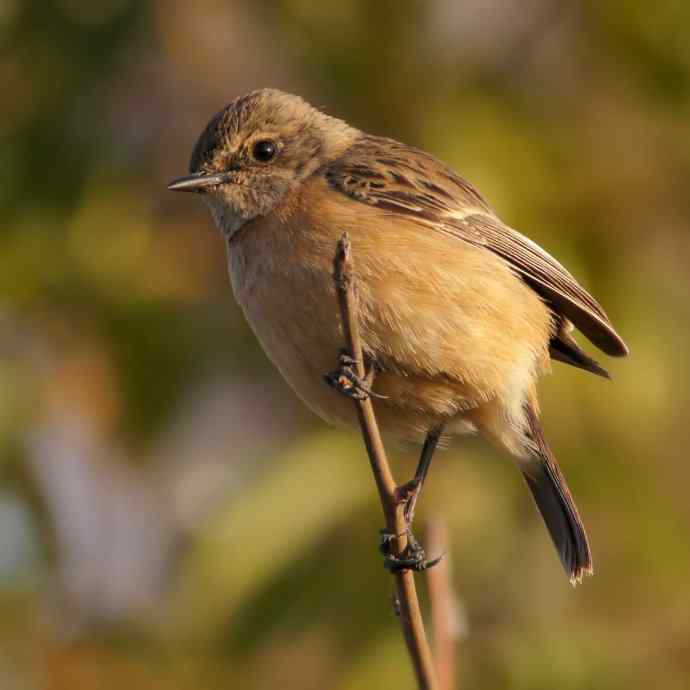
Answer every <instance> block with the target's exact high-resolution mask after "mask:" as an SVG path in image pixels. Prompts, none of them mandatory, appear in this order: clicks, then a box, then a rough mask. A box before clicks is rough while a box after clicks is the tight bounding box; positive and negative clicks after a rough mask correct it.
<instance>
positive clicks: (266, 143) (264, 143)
mask: <svg viewBox="0 0 690 690" xmlns="http://www.w3.org/2000/svg"><path fill="white" fill-rule="evenodd" d="M277 150H278V147H277V146H276V143H275V141H271V140H270V139H262V140H261V141H257V142H256V144H254V146H253V148H252V156H253V157H254V160H257V161H259V163H268V161H270V160H271V159H272V158H273V157H274V156H275V155H276V151H277Z"/></svg>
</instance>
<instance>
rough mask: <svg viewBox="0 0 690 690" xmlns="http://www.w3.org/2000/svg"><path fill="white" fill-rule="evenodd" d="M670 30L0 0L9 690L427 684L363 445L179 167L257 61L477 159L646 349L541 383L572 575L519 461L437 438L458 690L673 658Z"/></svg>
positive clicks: (461, 13) (604, 15)
mask: <svg viewBox="0 0 690 690" xmlns="http://www.w3.org/2000/svg"><path fill="white" fill-rule="evenodd" d="M689 26H690V4H688V3H687V2H680V1H678V0H676V1H672V0H668V1H662V2H659V3H656V4H654V6H650V5H649V4H647V3H640V2H636V1H635V0H619V1H618V2H614V1H609V2H594V1H593V0H590V2H584V3H562V2H560V1H559V0H529V2H525V1H523V0H488V1H487V0H467V1H465V2H456V1H455V0H429V1H428V2H422V1H421V0H420V1H419V2H368V1H364V0H358V1H355V2H334V3H329V2H320V3H317V2H306V1H305V0H280V1H278V2H256V1H254V0H243V1H237V2H229V1H223V0H198V1H197V2H194V3H192V2H183V1H182V0H166V1H164V0H158V1H157V2H134V1H133V0H100V1H95V2H94V1H93V0H41V1H40V2H39V1H38V0H34V1H33V2H30V1H26V2H22V1H21V0H0V37H1V42H0V75H1V78H2V84H3V103H4V105H3V106H2V107H1V108H0V137H1V138H2V143H1V145H0V209H1V210H0V218H1V221H2V230H1V233H0V376H1V384H0V457H1V461H0V472H1V474H0V477H1V479H0V481H1V483H0V601H1V604H2V615H1V616H0V687H2V688H3V690H34V689H38V690H44V689H46V690H53V689H56V690H57V689H63V688H64V689H65V690H67V689H74V688H92V687H99V688H113V689H114V688H118V689H119V688H123V687H126V688H129V689H130V690H140V689H141V690H154V689H155V690H182V689H185V690H187V689H190V690H191V689H192V688H221V687H223V688H230V687H233V688H234V687H237V688H258V689H263V688H275V687H280V688H287V689H289V688H300V689H303V688H304V689H310V688H314V689H316V688H319V689H320V688H329V689H331V688H332V689H335V690H360V689H362V690H363V689H369V688H389V687H396V688H412V687H413V678H412V674H411V672H410V668H409V664H408V661H407V658H406V653H405V649H404V645H403V642H402V638H401V635H400V632H399V629H398V625H397V621H396V619H395V617H394V614H393V612H392V610H391V606H390V601H389V596H390V587H391V583H390V580H389V578H388V576H387V575H386V574H385V573H384V571H383V569H382V567H381V561H380V558H379V556H378V555H377V553H376V545H377V530H378V528H379V527H380V526H381V525H382V518H381V515H380V509H379V507H378V504H377V500H376V495H375V492H374V489H373V483H372V481H371V478H370V475H369V469H368V464H367V460H366V457H365V455H364V452H363V448H362V443H361V440H360V439H359V437H358V436H357V435H356V434H354V433H347V432H344V431H337V430H333V429H329V428H327V427H326V426H325V425H324V424H322V423H321V422H320V421H319V420H318V419H316V418H314V417H313V416H311V415H310V414H309V413H308V412H307V411H306V410H304V409H303V408H302V407H301V406H300V405H299V404H298V402H297V401H296V399H295V398H294V396H293V395H292V393H291V392H290V391H289V390H288V389H287V387H286V385H285V384H284V383H283V382H282V380H281V379H280V378H279V376H278V374H277V373H276V371H274V370H273V368H272V367H271V366H270V365H269V363H268V362H267V360H266V358H265V356H264V355H263V353H262V352H261V350H260V348H259V347H258V345H257V343H256V341H255V339H254V337H253V336H252V334H251V332H250V331H249V329H248V327H247V325H246V324H245V322H244V320H243V318H242V315H241V313H240V312H239V310H238V308H237V307H236V306H235V304H234V302H233V299H232V295H231V290H230V287H229V284H228V280H227V276H226V264H225V255H224V248H223V244H222V242H221V240H220V238H219V237H218V236H217V233H216V231H215V230H214V229H213V228H212V226H211V221H210V218H209V217H208V214H207V213H206V211H205V209H204V208H203V207H202V205H201V204H200V203H199V202H198V200H197V199H196V198H194V197H193V196H192V195H189V196H186V195H182V196H181V195H178V194H171V193H169V192H167V191H166V189H165V186H166V183H167V182H168V181H169V180H170V179H172V178H173V177H175V176H177V175H180V174H184V173H185V172H186V169H187V162H188V159H189V155H190V152H191V149H192V146H193V144H194V142H195V140H196V137H197V135H198V134H199V132H200V131H201V129H202V127H203V126H204V125H205V124H206V122H207V120H208V119H209V118H210V116H211V115H212V114H213V113H215V112H216V111H217V110H218V109H220V108H221V107H223V106H224V105H225V104H226V103H228V102H229V101H230V100H232V99H234V98H235V97H236V96H238V95H240V94H242V93H244V92H246V91H248V90H251V89H254V88H258V87H262V86H274V87H278V88H282V89H285V90H288V91H293V92H297V93H300V94H302V95H303V96H304V97H306V98H307V99H308V100H310V101H312V102H313V103H315V104H317V105H319V106H323V107H324V108H326V109H327V110H328V112H330V113H332V114H335V115H338V116H341V117H344V118H346V119H348V120H349V121H351V122H353V123H354V124H356V125H358V126H360V127H362V128H363V129H366V130H369V131H372V132H375V133H379V134H384V135H387V136H391V137H395V138H398V139H402V140H404V141H406V142H408V143H411V144H414V145H417V146H420V147H422V148H425V149H427V150H429V151H431V152H433V153H434V154H436V155H437V156H438V157H440V158H442V159H443V160H445V161H447V162H448V163H450V164H451V165H452V166H453V167H455V168H456V169H457V170H459V171H461V172H462V173H463V174H464V175H465V176H467V177H468V178H469V179H470V180H472V181H473V182H474V183H475V184H476V185H477V186H478V187H479V188H480V189H481V190H482V191H483V193H484V194H485V195H486V196H487V198H488V199H489V200H490V202H491V203H492V204H493V206H494V208H496V210H497V211H498V212H499V214H500V215H501V216H502V217H503V218H504V219H505V220H506V221H507V222H509V223H510V224H511V225H513V226H514V227H517V228H519V229H521V230H523V231H524V232H526V233H527V234H529V235H530V236H531V237H532V238H533V239H535V240H536V241H537V242H539V243H541V244H542V245H543V246H544V247H545V248H546V249H547V250H549V251H551V252H552V253H553V254H555V255H556V256H557V257H558V258H559V259H560V260H561V261H562V262H563V263H565V264H566V265H567V266H568V267H569V268H570V269H571V271H572V272H573V273H574V274H575V275H576V276H578V278H579V279H580V280H581V281H582V282H583V284H584V285H585V286H587V287H588V288H590V289H591V290H592V292H593V293H594V294H595V295H596V296H597V297H598V298H599V299H600V300H601V301H602V303H603V304H604V305H605V308H606V309H607V311H608V312H609V314H610V315H611V317H612V318H613V320H614V322H615V324H616V325H617V327H618V329H619V330H620V332H621V333H622V334H623V336H624V337H625V338H626V339H627V341H628V343H629V345H630V347H631V350H632V355H631V357H630V358H629V359H628V360H621V361H608V362H606V365H607V366H610V368H611V370H612V373H613V376H614V381H613V382H612V383H609V382H605V381H602V380H600V379H597V378H595V377H591V376H587V375H585V374H584V373H581V372H578V371H575V370H573V369H568V368H567V367H563V366H561V365H559V364H556V365H555V366H554V374H553V376H551V377H549V378H548V379H546V380H545V381H544V382H543V384H542V387H541V391H542V402H543V408H544V421H545V426H546V429H547V432H548V435H549V437H550V439H551V442H552V445H553V447H554V448H555V450H556V453H557V454H558V456H559V458H560V460H561V463H562V465H563V467H564V469H565V471H566V474H567V475H568V477H569V479H570V483H571V487H572V489H573V491H574V493H575V495H576V497H577V499H578V505H579V507H580V511H581V512H582V514H583V516H584V518H585V522H586V524H587V525H588V529H589V533H590V537H591V540H592V543H593V548H594V552H595V566H596V570H597V575H596V577H595V578H593V579H590V580H588V581H587V582H586V583H585V584H584V585H583V586H582V587H578V588H577V589H576V590H573V589H572V588H571V587H570V586H569V584H568V582H567V580H566V578H565V577H564V576H563V573H562V572H561V569H560V565H559V563H558V561H557V558H556V556H555V554H554V552H553V549H552V547H551V544H550V543H549V540H548V536H547V533H546V531H545V529H544V528H543V526H542V524H541V521H540V520H539V518H538V517H537V515H536V512H535V510H534V508H533V506H532V504H531V500H530V498H529V495H528V492H527V491H526V490H525V487H524V486H523V483H522V481H521V480H520V477H519V474H518V473H517V472H515V471H514V468H512V467H511V466H510V464H509V463H508V462H506V461H505V460H504V459H502V458H498V457H497V456H496V455H495V453H494V452H493V451H491V450H490V449H488V448H487V447H486V446H485V445H484V444H482V443H481V442H479V441H477V440H467V441H464V442H455V443H454V444H453V445H452V447H451V449H450V450H447V451H445V452H444V453H443V454H442V455H441V456H440V457H439V458H438V459H437V462H436V465H435V470H434V471H432V474H431V479H430V482H429V484H428V490H427V491H426V492H425V496H424V500H423V501H422V503H421V507H420V510H419V512H418V525H419V527H418V533H419V536H423V525H424V524H425V523H426V522H428V521H429V519H430V518H432V517H437V518H438V517H439V516H440V518H442V519H443V520H445V521H446V523H447V525H448V528H449V533H450V542H449V545H448V549H449V561H450V565H451V568H452V578H453V579H452V582H453V586H454V589H455V591H456V594H457V619H458V620H457V621H456V622H457V627H458V631H459V632H460V639H459V640H458V648H457V666H458V671H457V675H458V686H457V687H458V689H459V688H470V687H471V688H475V689H479V688H499V687H505V688H518V689H519V688H525V689H527V688H529V689H540V688H543V689H544V690H546V689H547V688H548V689H549V690H551V689H552V688H559V690H570V689H573V690H574V689H576V688H577V689H582V688H588V689H589V688H591V689H598V688H607V689H608V688H612V689H618V688H620V689H623V688H625V689H626V690H631V689H633V688H648V687H650V686H651V687H658V688H664V690H674V689H676V688H678V689H681V688H687V687H688V682H689V681H688V679H689V678H690V587H689V586H688V581H689V579H690V501H689V500H688V495H689V487H690V463H689V462H688V451H689V449H690V423H688V409H689V407H690V400H689V397H690V396H689V390H690V389H689V386H688V380H689V377H690V364H689V363H688V356H687V354H688V348H689V347H690V328H689V326H688V317H689V316H690V313H689V312H690V307H689V300H688V288H689V287H690V233H689V232H688V221H689V219H690V192H689V187H688V179H690V126H689V122H690V40H689V34H688V27H689ZM390 450H391V453H392V454H393V455H394V456H395V468H396V472H397V474H398V475H399V476H400V477H401V478H404V477H407V476H408V475H410V474H411V472H412V470H413V466H414V461H415V458H414V454H413V453H412V452H411V451H410V450H409V449H407V450H405V449H403V450H400V449H394V448H391V449H390ZM419 582H420V587H421V588H422V589H424V577H421V578H419Z"/></svg>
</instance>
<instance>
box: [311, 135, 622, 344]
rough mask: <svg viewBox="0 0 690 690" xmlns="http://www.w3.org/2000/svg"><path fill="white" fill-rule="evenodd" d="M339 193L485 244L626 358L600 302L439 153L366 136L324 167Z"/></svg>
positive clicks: (558, 309) (555, 307) (566, 315)
mask: <svg viewBox="0 0 690 690" xmlns="http://www.w3.org/2000/svg"><path fill="white" fill-rule="evenodd" d="M323 174H324V175H325V177H326V179H327V181H328V183H329V184H330V185H331V186H332V187H333V188H334V189H336V190H338V191H340V192H342V193H343V194H346V195H347V196H349V197H351V198H353V199H356V200H357V201H360V202H362V203H366V204H369V205H371V206H376V207H378V208H381V209H383V210H385V211H388V212H390V213H394V214H402V215H405V216H407V217H408V218H409V217H413V218H416V219H417V220H418V221H419V222H420V224H421V225H423V226H426V227H429V228H433V229H435V230H437V231H439V232H444V233H447V234H450V235H452V236H454V237H457V238H458V239H460V240H462V241H464V242H467V243H469V244H472V245H475V246H480V247H485V248H486V249H487V250H489V251H492V252H494V253H495V254H497V255H498V256H500V257H501V258H502V259H504V260H505V261H506V262H507V263H508V264H509V265H510V266H511V267H512V268H513V270H515V271H516V272H517V273H518V274H519V275H520V276H522V278H523V280H524V281H525V282H526V283H527V284H528V285H529V286H530V287H532V289H534V290H535V291H536V292H537V293H538V294H539V295H540V296H541V297H542V299H543V300H544V301H545V302H546V303H547V304H548V305H549V307H550V308H551V309H552V311H553V312H554V314H556V315H557V316H558V317H561V318H563V319H567V320H568V321H571V322H572V323H573V324H575V326H576V327H577V328H578V329H579V330H580V331H581V332H582V333H583V334H584V335H585V336H586V337H587V338H588V339H589V340H590V341H591V342H592V343H594V345H596V346H597V347H598V348H600V349H601V350H603V351H604V352H605V353H606V354H608V355H612V356H614V357H620V356H623V355H626V354H628V348H627V346H626V344H625V343H624V342H623V339H622V338H621V337H620V336H619V335H618V333H616V331H615V329H614V327H613V325H612V324H611V321H610V320H609V318H608V316H607V315H606V313H605V312H604V310H603V309H602V307H601V306H600V305H599V304H598V302H597V301H596V300H595V299H594V298H593V297H592V296H591V295H590V294H589V293H588V292H587V291H586V290H585V289H584V288H582V287H581V286H580V285H579V284H578V282H577V281H576V280H575V278H574V277H573V276H572V275H571V274H570V273H569V272H568V271H567V270H566V269H565V268H564V267H563V266H562V265H561V264H560V263H559V262H558V261H556V259H554V258H553V257H552V256H551V255H549V254H548V253H547V252H545V251H544V250H543V249H542V248H541V247H539V246H538V245H536V244H535V243H534V242H532V241H531V240H530V239H528V238H527V237H525V236H524V235H522V234H520V233H519V232H517V231H516V230H513V229H512V228H509V227H508V226H507V225H505V224H504V223H502V222H501V221H500V220H499V219H498V218H497V217H496V216H495V214H494V213H493V211H492V210H491V208H490V207H489V205H488V204H487V203H486V201H485V200H484V199H483V198H482V196H481V195H480V194H479V193H478V192H477V191H476V190H475V189H474V187H472V185H471V184H470V183H469V182H467V181H466V180H464V179H463V178H461V177H460V176H459V175H456V174H455V173H454V172H453V171H452V170H450V169H449V168H448V167H446V166H445V165H444V164H443V163H441V162H440V161H438V160H437V159H436V158H434V157H433V156H430V155H429V154H427V153H424V152H423V151H419V150H417V149H413V148H411V147H408V146H405V145H404V144H400V143H398V142H396V141H392V140H390V139H383V138H380V137H370V136H365V137H362V139H360V140H359V142H358V143H356V144H355V145H354V146H353V147H351V148H350V149H349V150H348V151H347V152H346V153H345V155H344V156H342V157H341V158H339V159H338V160H336V161H334V162H333V163H331V164H330V165H328V166H327V167H326V168H325V169H324V170H323Z"/></svg>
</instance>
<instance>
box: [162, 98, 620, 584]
mask: <svg viewBox="0 0 690 690" xmlns="http://www.w3.org/2000/svg"><path fill="white" fill-rule="evenodd" d="M169 188H170V189H172V190H176V191H193V192H199V193H201V194H202V195H203V199H204V201H205V202H206V204H207V205H208V207H209V209H210V210H211V214H212V215H213V218H214V220H215V222H216V224H217V225H218V227H219V228H220V230H221V232H222V233H223V235H224V237H225V241H226V245H227V250H228V264H229V271H230V280H231V282H232V287H233V290H234V293H235V297H236V299H237V301H238V302H239V304H240V306H241V307H242V309H243V311H244V313H245V315H246V317H247V320H248V322H249V323H250V325H251V327H252V329H253V330H254V332H255V333H256V335H257V337H258V338H259V340H260V342H261V344H262V346H263V348H264V350H265V351H266V353H267V355H268V356H269V357H270V359H271V360H272V361H273V363H274V364H275V365H276V366H277V367H278V369H279V370H280V371H281V373H282V374H283V376H284V377H285V378H286V380H287V381H288V383H289V384H290V385H291V386H292V388H294V390H295V391H296V392H297V394H298V395H299V396H300V397H301V398H302V400H303V401H304V402H305V403H306V404H307V405H308V406H309V407H310V408H311V409H312V410H313V411H314V412H316V413H317V414H318V415H319V416H321V417H322V418H324V419H326V420H329V421H333V422H337V423H344V424H352V425H355V424H356V423H357V418H356V414H355V409H354V406H353V405H352V403H351V401H349V400H347V399H346V398H345V397H343V396H342V395H340V394H338V393H337V392H336V391H334V390H332V389H330V388H328V387H327V386H326V385H324V383H323V374H324V373H325V372H328V371H330V370H331V369H333V365H334V361H336V359H337V355H338V352H339V351H340V349H341V347H342V345H343V343H344V340H343V334H342V328H341V325H340V315H339V311H338V305H337V300H336V298H335V293H334V288H333V283H332V265H333V264H332V262H333V254H334V248H335V245H336V242H337V240H338V239H339V238H340V236H341V235H342V233H343V232H345V231H346V232H348V233H349V235H350V239H351V243H352V248H353V253H354V257H355V279H356V281H357V286H358V295H359V326H360V330H361V335H362V340H363V346H364V351H365V355H366V357H367V360H368V362H369V363H370V364H371V365H373V366H375V367H376V370H377V372H378V373H377V376H376V380H375V385H374V390H375V392H376V393H377V394H379V395H380V396H385V397H376V398H375V400H374V406H375V410H376V414H377V417H378V421H379V424H380V426H381V428H382V429H383V431H384V432H388V433H390V434H393V435H395V436H397V437H400V438H403V439H408V440H413V441H419V442H421V441H424V448H423V451H422V457H421V459H420V465H419V468H418V471H417V475H416V477H417V479H418V480H419V481H418V484H419V488H421V484H422V482H423V479H424V477H425V475H426V472H427V470H428V466H429V463H430V460H431V456H432V454H433V451H434V448H435V447H436V444H437V442H438V440H439V437H440V436H441V434H443V433H447V434H465V433H472V432H479V433H480V434H481V435H483V436H484V437H485V438H487V439H488V440H489V441H490V442H492V443H493V444H494V445H495V446H497V447H498V448H500V449H502V450H504V451H507V452H508V453H509V454H510V455H512V456H513V457H514V458H515V460H516V461H517V464H518V467H519V468H520V470H521V471H522V473H523V475H524V477H525V480H526V482H527V485H528V486H529V488H530V490H531V492H532V495H533V497H534V500H535V502H536V504H537V507H538V509H539V511H540V512H541V515H542V517H543V519H544V521H545V523H546V526H547V527H548V530H549V532H550V535H551V538H552V540H553V542H554V544H555V546H556V549H557V550H558V553H559V556H560V558H561V561H562V563H563V566H564V568H565V570H566V573H567V574H568V576H569V578H570V580H571V581H572V582H575V581H579V580H580V579H581V578H582V575H583V574H589V573H591V572H592V558H591V554H590V548H589V544H588V541H587V536H586V534H585V529H584V527H583V525H582V521H581V519H580V515H579V514H578V511H577V508H576V507H575V503H574V502H573V498H572V496H571V494H570V491H569V489H568V487H567V485H566V482H565V478H564V477H563V474H562V473H561V470H560V469H559V467H558V464H557V463H556V459H555V457H554V455H553V453H552V452H551V450H550V449H549V446H548V445H547V443H546V440H545V439H544V435H543V432H542V428H541V425H540V422H539V407H538V403H537V396H536V381H537V379H538V377H539V376H541V375H542V374H545V373H547V372H548V371H549V369H550V360H551V359H556V360H559V361H561V362H565V363H567V364H570V365H572V366H575V367H579V368H581V369H584V370H586V371H589V372H592V373H593V374H598V375H600V376H608V374H607V373H606V371H605V370H604V369H603V368H602V367H601V366H599V364H597V362H595V361H594V360H593V359H592V358H590V357H589V356H588V355H587V354H585V352H583V350H582V349H581V348H580V347H579V345H578V344H577V343H576V341H575V339H574V338H573V336H572V331H573V328H574V326H575V327H577V328H578V329H579V330H580V331H581V332H582V333H583V334H584V335H585V336H586V337H587V338H588V339H589V340H590V341H591V342H592V343H594V345H596V346H597V347H598V348H599V349H601V350H603V351H604V352H605V353H606V354H608V355H612V356H622V355H625V354H627V353H628V349H627V347H626V345H625V343H624V342H623V340H622V339H621V338H620V336H619V335H618V334H617V333H616V331H615V330H614V328H613V326H612V325H611V322H610V321H609V318H608V317H607V316H606V314H605V312H604V310H603V309H602V308H601V307H600V306H599V304H598V303H597V302H596V301H595V300H594V299H593V298H592V297H591V296H590V295H589V294H588V293H587V292H586V291H585V290H584V289H583V288H582V287H581V286H580V285H579V284H578V283H577V281H576V280H575V278H573V276H572V275H571V274H570V273H569V272H568V271H567V270H566V269H565V268H563V266H561V264H559V263H558V262H557V261H556V260H555V259H554V258H552V257H551V256H550V255H549V254H547V253H546V252H545V251H544V250H543V249H541V248H540V247H538V246H537V245H536V244H534V243H533V242H531V241H530V240H529V239H527V238H526V237H525V236H524V235H521V234H520V233H518V232H516V231H515V230H513V229H512V228H510V227H508V226H507V225H505V224H504V223H503V222H502V221H501V220H499V218H498V217H497V216H496V214H495V213H494V212H493V211H492V210H491V208H490V207H489V205H488V204H487V202H486V201H485V200H484V198H483V197H482V196H481V195H480V194H479V192H477V191H476V190H475V189H474V187H472V185H470V184H469V182H467V181H466V180H464V179H463V178H462V177H460V176H458V175H457V174H456V173H454V172H453V171H452V170H451V169H450V168H448V167H447V166H445V165H444V164H443V163H441V162H440V161H439V160H437V159H436V158H434V157H433V156H431V155H429V154H428V153H424V152H423V151H420V150H418V149H415V148H412V147H410V146H406V145H405V144H401V143H399V142H397V141H393V140H391V139H385V138H382V137H377V136H371V135H369V134H365V133H364V132H361V131H360V130H358V129H355V128H354V127H351V126H349V125H348V124H347V123H345V122H343V121H341V120H338V119H335V118H333V117H329V116H328V115H326V114H324V113H323V112H321V111H319V110H317V109H316V108H313V107H312V106H310V105H309V104H308V103H306V102H305V101H303V100H302V99H301V98H299V97H297V96H292V95H289V94H286V93H282V92H280V91H276V90H270V89H265V90H260V91H254V92H252V93H249V94H247V95H245V96H243V97H241V98H238V99H237V100H235V101H234V102H233V103H231V104H230V105H229V106H227V107H226V108H225V109H223V110H222V111H220V112H219V113H218V114H217V115H215V117H214V118H213V119H212V120H211V121H210V123H209V124H208V126H207V127H206V129H205V130H204V132H203V133H202V134H201V137H200V138H199V140H198V142H197V144H196V146H195V147H194V151H193V153H192V159H191V162H190V175H188V176H186V177H182V178H180V179H177V180H175V181H174V182H172V183H171V184H170V185H169ZM413 503H414V501H412V505H413Z"/></svg>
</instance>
